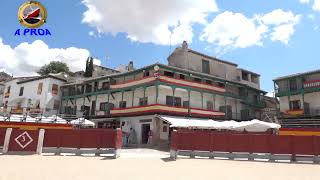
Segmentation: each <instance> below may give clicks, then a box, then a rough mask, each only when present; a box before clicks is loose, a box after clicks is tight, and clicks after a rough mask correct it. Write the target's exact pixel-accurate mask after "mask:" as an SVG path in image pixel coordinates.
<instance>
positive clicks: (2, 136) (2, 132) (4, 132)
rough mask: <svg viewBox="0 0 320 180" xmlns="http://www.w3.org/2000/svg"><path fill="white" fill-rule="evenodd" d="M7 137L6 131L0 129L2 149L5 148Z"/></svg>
mask: <svg viewBox="0 0 320 180" xmlns="http://www.w3.org/2000/svg"><path fill="white" fill-rule="evenodd" d="M5 137H6V129H3V128H0V147H1V146H3V144H4V138H5Z"/></svg>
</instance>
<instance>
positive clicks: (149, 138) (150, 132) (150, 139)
mask: <svg viewBox="0 0 320 180" xmlns="http://www.w3.org/2000/svg"><path fill="white" fill-rule="evenodd" d="M151 143H152V131H151V129H150V130H149V132H148V144H151Z"/></svg>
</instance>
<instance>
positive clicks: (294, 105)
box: [290, 100, 300, 110]
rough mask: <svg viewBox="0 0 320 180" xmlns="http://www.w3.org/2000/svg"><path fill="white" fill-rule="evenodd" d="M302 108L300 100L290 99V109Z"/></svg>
mask: <svg viewBox="0 0 320 180" xmlns="http://www.w3.org/2000/svg"><path fill="white" fill-rule="evenodd" d="M298 109H300V101H299V100H296V101H290V110H298Z"/></svg>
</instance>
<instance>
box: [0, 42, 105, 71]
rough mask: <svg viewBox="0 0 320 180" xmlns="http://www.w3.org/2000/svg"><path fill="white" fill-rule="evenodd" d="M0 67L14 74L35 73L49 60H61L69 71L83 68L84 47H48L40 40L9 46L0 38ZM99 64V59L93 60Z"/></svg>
mask: <svg viewBox="0 0 320 180" xmlns="http://www.w3.org/2000/svg"><path fill="white" fill-rule="evenodd" d="M0 54H1V56H0V69H3V70H5V71H6V72H8V73H10V74H13V75H14V76H28V75H36V71H37V70H38V69H39V68H40V67H41V66H43V65H45V64H48V63H49V62H50V61H62V62H65V63H67V64H68V66H69V69H70V70H71V71H78V70H83V69H84V68H85V63H86V59H87V57H88V56H89V55H90V53H89V51H88V50H86V49H79V48H76V47H69V48H66V49H62V48H61V49H60V48H50V47H49V46H48V45H47V44H46V43H44V42H43V41H41V40H36V41H34V42H32V43H30V44H29V43H27V42H23V43H21V44H19V45H17V46H16V47H11V46H10V45H7V44H5V43H4V42H3V40H2V38H0ZM95 63H96V64H100V61H99V60H95Z"/></svg>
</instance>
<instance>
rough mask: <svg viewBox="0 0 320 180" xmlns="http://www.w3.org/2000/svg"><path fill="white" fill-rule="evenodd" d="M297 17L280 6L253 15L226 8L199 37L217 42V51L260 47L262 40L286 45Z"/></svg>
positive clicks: (298, 17)
mask: <svg viewBox="0 0 320 180" xmlns="http://www.w3.org/2000/svg"><path fill="white" fill-rule="evenodd" d="M300 18H301V15H295V14H293V13H292V12H291V11H287V12H285V11H283V10H281V9H277V10H274V11H272V12H270V13H267V14H262V15H254V16H253V17H252V18H248V17H246V16H245V15H243V14H241V13H233V12H229V11H226V12H223V13H221V14H218V15H217V16H216V17H215V18H214V19H213V20H212V22H211V23H209V24H208V25H207V26H206V27H205V28H204V30H203V32H202V34H201V36H200V40H202V41H206V42H209V43H214V44H216V45H217V46H219V47H220V48H218V50H219V51H221V50H223V51H225V49H232V48H245V47H250V46H255V45H258V46H261V45H262V44H263V40H265V39H271V40H272V41H280V42H282V43H284V44H288V42H289V40H290V38H291V37H292V35H293V34H294V26H295V25H296V24H298V23H299V21H300ZM221 47H223V48H221ZM216 53H219V52H216Z"/></svg>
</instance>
